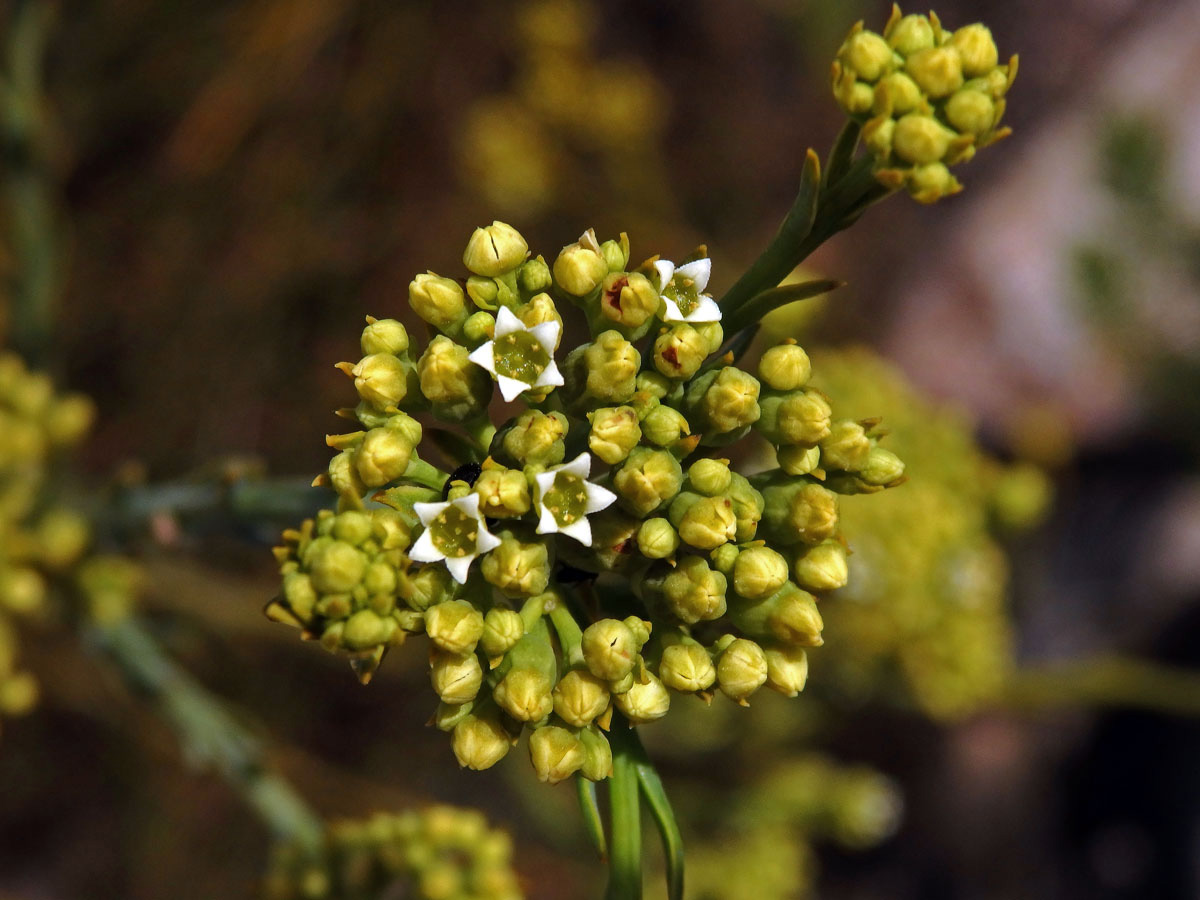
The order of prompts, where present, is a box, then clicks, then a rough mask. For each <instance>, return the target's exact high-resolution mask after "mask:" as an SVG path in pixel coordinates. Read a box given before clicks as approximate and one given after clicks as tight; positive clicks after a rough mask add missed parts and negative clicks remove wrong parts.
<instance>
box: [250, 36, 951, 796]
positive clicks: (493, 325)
mask: <svg viewBox="0 0 1200 900" xmlns="http://www.w3.org/2000/svg"><path fill="white" fill-rule="evenodd" d="M881 46H882V50H881ZM954 52H958V51H954ZM891 55H892V51H891V50H890V49H888V47H887V44H886V42H884V41H883V39H882V38H880V39H879V40H876V41H871V40H867V39H866V38H865V37H864V38H863V39H862V40H860V41H858V42H857V43H856V44H855V46H854V48H852V52H849V56H850V57H853V58H854V59H858V60H859V61H860V63H862V64H863V65H867V64H868V63H870V64H871V65H875V66H876V68H879V70H880V71H881V72H882V71H883V70H884V69H887V70H888V71H893V70H894V71H897V72H898V69H896V67H895V66H894V65H893V62H894V60H892V58H891ZM872 60H874V61H875V62H874V63H872V62H871V61H872ZM864 61H865V62H864ZM889 67H891V68H889ZM963 115H964V116H965V112H964V113H963ZM960 118H961V117H960ZM938 127H939V128H940V127H942V126H938ZM938 134H940V132H939V133H938ZM914 135H916V136H914V137H913V138H912V142H913V143H914V145H915V144H916V143H919V141H918V140H917V138H918V137H920V135H919V134H916V132H914ZM924 139H926V140H928V138H924ZM932 139H933V140H935V142H936V140H937V134H935V135H934V137H933V138H932ZM899 144H900V145H901V146H906V145H905V143H904V140H903V139H900V140H899ZM464 259H465V261H466V262H467V265H468V268H469V269H470V272H471V274H470V275H468V276H466V277H465V278H463V279H462V280H461V281H455V280H452V279H450V278H447V277H444V276H441V275H433V274H432V273H428V274H423V275H419V276H417V278H416V279H414V281H413V284H412V285H411V287H410V291H409V299H410V303H411V305H412V307H413V310H414V311H415V312H416V313H417V315H418V316H419V317H420V319H421V320H423V321H424V322H425V323H426V324H427V325H428V326H429V335H428V337H427V338H426V339H424V340H422V339H420V338H418V337H417V336H415V335H414V336H410V335H409V334H408V332H407V331H406V330H405V329H404V326H402V325H401V324H400V323H399V321H397V320H396V319H379V320H375V319H369V320H368V326H367V329H366V330H365V331H364V333H363V340H362V348H363V353H364V354H365V355H364V357H363V358H362V359H361V360H360V361H359V362H357V363H344V364H342V366H341V368H342V369H343V370H344V371H346V372H348V373H349V374H350V375H352V376H353V377H354V384H355V388H356V390H357V391H358V394H359V401H360V402H359V403H358V405H357V406H356V407H355V408H354V409H353V410H345V411H343V415H347V416H352V417H354V418H357V419H358V421H359V423H360V425H361V426H362V430H359V431H354V432H351V433H349V434H344V435H332V436H330V437H329V439H328V442H329V444H330V446H331V447H333V448H334V449H335V450H336V451H338V452H337V455H335V456H334V458H333V460H332V461H331V462H330V465H329V470H328V472H327V473H326V474H325V475H324V476H322V477H321V478H320V479H319V480H320V481H321V482H322V483H326V484H328V485H330V486H332V487H333V488H334V490H335V491H337V493H338V497H339V500H338V510H337V511H334V510H327V511H325V512H323V513H321V515H320V516H318V517H317V519H315V520H313V521H309V522H306V523H305V524H304V525H303V526H302V527H301V528H300V529H298V530H296V531H290V532H288V533H286V534H285V536H284V539H285V543H284V546H283V547H281V548H280V549H279V550H278V551H277V553H278V556H279V560H280V563H281V572H282V575H283V580H282V591H281V594H280V596H279V598H278V599H276V600H275V601H274V602H273V603H272V604H271V605H270V606H269V608H268V612H269V614H270V615H271V616H272V617H273V618H275V619H277V620H279V621H284V622H288V623H290V624H292V625H295V626H297V627H299V628H301V629H302V630H303V632H304V633H305V635H306V636H308V637H312V638H316V639H319V640H320V641H321V643H322V645H323V646H325V647H326V648H327V649H329V650H332V651H338V652H341V653H345V654H347V655H349V656H350V657H351V659H352V661H353V662H354V663H355V667H356V671H357V673H358V674H359V676H360V677H361V678H362V679H363V680H366V679H367V678H368V677H369V676H370V675H371V673H372V672H373V671H374V670H375V668H376V667H377V666H378V665H379V662H380V660H381V659H382V657H383V655H384V653H385V651H386V650H387V649H389V648H390V647H393V646H397V645H399V644H400V643H402V642H403V641H404V639H405V638H406V636H408V635H410V634H418V633H421V632H425V634H426V635H427V636H428V638H429V640H430V643H431V645H432V648H433V652H432V654H431V657H430V680H431V684H432V686H433V689H434V692H435V693H436V695H437V697H438V700H439V701H440V704H439V705H438V706H437V709H436V711H435V713H434V716H433V724H434V725H436V726H437V727H438V728H439V729H441V730H443V731H446V732H448V733H449V734H450V735H451V744H452V746H453V750H454V753H455V755H456V756H457V758H458V760H459V762H460V763H461V764H462V765H463V766H466V767H468V768H473V769H484V768H488V767H489V766H491V765H494V764H495V763H496V762H497V761H499V760H500V759H502V758H503V757H504V756H506V755H507V753H508V751H509V749H510V748H511V746H512V744H513V743H514V742H515V740H516V739H517V737H519V735H520V734H521V733H522V731H525V730H529V731H530V732H531V736H530V740H529V753H530V760H531V762H532V764H533V767H534V769H535V771H536V773H537V775H538V777H539V778H540V779H541V780H543V781H547V782H555V781H560V780H562V779H564V778H566V777H568V776H570V775H572V774H574V773H577V772H578V773H580V774H582V775H583V776H584V777H586V778H591V779H600V778H605V777H607V775H608V774H609V772H610V770H611V767H612V750H611V749H610V747H609V745H608V739H607V737H606V732H607V729H608V728H609V726H610V724H611V721H612V719H613V716H614V715H615V714H618V713H619V714H620V716H622V717H623V718H624V719H625V720H626V721H628V722H629V723H631V724H633V725H643V724H647V723H650V722H653V721H655V720H657V719H659V718H662V717H663V716H665V715H667V714H668V712H669V710H670V706H671V699H672V693H685V694H697V695H699V696H701V697H704V698H706V699H711V698H712V696H713V693H714V692H716V691H719V692H720V693H723V694H725V695H726V696H728V697H729V698H730V699H732V700H734V701H736V702H737V703H739V704H745V703H746V702H747V701H748V698H750V697H751V696H752V695H753V694H754V693H755V692H756V691H757V690H759V689H760V688H761V687H762V686H764V685H769V686H771V687H773V688H774V689H776V690H778V691H780V692H782V693H784V694H788V695H794V694H796V693H797V692H798V691H800V690H801V689H802V688H803V687H804V684H805V680H806V678H807V675H808V662H809V660H808V657H807V655H806V652H805V648H811V647H817V646H820V645H821V643H822V637H821V628H822V620H821V615H820V613H819V612H818V610H817V598H816V596H815V595H814V594H813V593H811V592H813V591H817V592H820V591H826V590H832V589H834V588H837V587H839V586H841V585H842V584H843V583H844V582H845V580H846V558H845V551H844V544H843V543H842V542H841V540H840V535H839V533H838V524H839V518H838V498H837V494H838V492H839V491H841V492H847V493H870V492H873V491H876V490H880V489H882V488H883V487H885V486H890V485H893V484H897V483H899V482H900V481H901V480H903V463H901V462H900V460H899V459H898V458H897V457H896V456H895V455H894V454H891V453H889V452H888V451H886V450H884V449H883V448H881V447H879V446H878V439H879V435H878V433H877V431H876V424H877V423H876V422H875V421H873V420H867V421H854V420H850V419H845V418H836V417H835V416H834V412H833V405H832V403H831V401H830V399H829V398H827V397H826V396H825V395H824V394H822V393H820V392H819V391H817V390H816V389H815V388H812V387H810V386H808V381H809V376H810V374H811V372H812V364H811V362H810V359H809V357H808V354H807V353H805V351H804V350H803V349H802V348H801V347H799V346H798V345H797V344H796V343H795V342H794V341H787V342H784V343H782V344H780V345H779V346H776V347H771V348H768V349H767V350H766V351H765V352H764V353H762V354H761V360H760V361H759V362H758V365H757V367H756V368H748V367H745V366H743V365H742V364H741V363H740V362H739V361H738V360H737V359H736V358H735V357H734V356H733V355H727V356H724V357H720V358H714V354H715V353H716V352H717V351H718V350H719V349H720V347H721V344H722V341H723V340H724V332H723V328H722V325H721V321H720V320H721V310H720V307H719V306H718V305H717V303H716V302H715V301H714V300H713V298H712V297H711V296H710V295H709V294H707V293H706V289H707V285H708V280H709V274H710V272H711V261H710V260H709V259H708V258H707V257H706V256H703V255H700V258H698V259H697V258H694V259H691V260H690V261H688V262H685V263H683V264H681V265H679V266H676V265H675V264H673V263H671V262H669V261H666V260H662V259H659V258H657V257H655V258H653V259H651V260H649V261H647V262H645V263H643V264H641V265H640V266H635V267H634V268H633V269H630V268H629V260H630V256H629V242H628V238H627V237H626V236H624V235H622V236H621V238H620V239H619V240H613V241H605V242H603V243H602V242H600V241H599V240H598V239H597V238H596V236H595V234H594V233H592V232H591V231H587V232H585V233H584V234H583V235H582V236H581V237H580V238H579V240H578V241H575V242H573V243H571V244H568V245H567V246H566V247H565V248H564V249H563V250H562V252H561V253H559V254H558V255H557V257H556V258H555V260H554V263H553V265H552V266H549V265H547V264H546V263H545V262H544V260H543V258H542V257H532V258H531V257H530V256H529V250H528V247H527V245H526V243H525V241H524V239H523V238H522V237H521V236H520V234H519V233H518V232H517V231H516V230H515V229H513V228H511V227H510V226H508V225H505V224H504V223H500V222H495V223H493V224H492V225H490V226H488V227H487V228H484V229H479V230H477V231H476V232H475V234H474V235H473V236H472V238H471V242H470V245H469V246H468V248H467V252H466V254H465V257H464ZM572 318H574V319H575V321H574V322H572V321H571V320H572ZM583 329H586V330H587V331H588V332H589V336H588V337H587V338H586V339H585V340H584V341H583V342H582V343H581V344H580V345H578V346H576V347H574V348H570V347H566V348H564V347H562V346H560V345H561V343H562V339H563V335H564V333H565V334H572V333H578V331H580V330H583ZM743 343H744V342H743ZM752 372H753V373H756V374H752ZM501 401H505V402H507V403H513V404H519V407H518V408H517V409H515V410H513V409H511V408H510V407H507V406H504V405H502V403H501ZM743 440H744V441H745V443H744V444H743V443H742V442H743ZM764 445H769V447H770V448H771V452H772V453H774V454H775V455H776V456H777V458H778V464H777V465H771V466H770V467H769V468H768V469H767V470H766V471H762V468H763V466H762V465H761V464H760V465H757V466H756V467H755V469H754V470H753V471H754V472H755V474H753V475H751V476H747V474H746V473H745V472H740V471H738V469H739V467H740V463H739V462H737V461H739V460H744V459H747V458H748V453H747V451H753V452H752V453H751V454H749V455H757V456H759V457H762V455H763V450H764ZM707 448H720V449H719V450H715V449H714V450H711V451H710V450H708V449H707ZM755 448H757V449H755ZM434 459H441V460H444V461H445V462H444V464H443V465H442V466H435V465H434V464H433V463H432V460H434ZM767 462H768V463H770V462H771V459H770V456H768V457H767Z"/></svg>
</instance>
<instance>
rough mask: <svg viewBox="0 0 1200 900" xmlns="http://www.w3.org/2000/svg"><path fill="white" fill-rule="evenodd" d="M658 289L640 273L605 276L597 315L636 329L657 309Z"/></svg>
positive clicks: (619, 272) (648, 319) (651, 316)
mask: <svg viewBox="0 0 1200 900" xmlns="http://www.w3.org/2000/svg"><path fill="white" fill-rule="evenodd" d="M660 302H661V301H660V300H659V296H658V291H656V290H655V289H654V285H652V284H651V283H650V279H648V278H647V277H646V276H645V275H642V274H641V273H640V272H621V271H614V272H613V273H612V274H610V275H608V277H606V278H605V279H604V289H603V290H602V291H601V292H600V299H599V306H600V315H601V316H603V317H604V319H605V320H607V321H610V322H612V323H613V324H614V325H619V326H622V327H623V328H627V329H629V330H630V331H636V330H637V329H639V328H641V327H642V326H643V325H645V324H646V323H647V322H649V321H650V320H651V319H653V318H654V314H655V313H656V312H658V307H659V303H660Z"/></svg>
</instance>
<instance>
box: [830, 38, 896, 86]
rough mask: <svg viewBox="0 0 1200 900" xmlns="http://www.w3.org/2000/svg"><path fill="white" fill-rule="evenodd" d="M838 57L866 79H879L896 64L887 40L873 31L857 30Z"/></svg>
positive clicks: (847, 40)
mask: <svg viewBox="0 0 1200 900" xmlns="http://www.w3.org/2000/svg"><path fill="white" fill-rule="evenodd" d="M838 59H840V60H841V61H842V63H843V64H844V65H846V66H848V67H849V68H850V69H852V70H853V71H854V73H855V74H856V75H857V76H858V77H859V78H861V79H863V80H864V81H878V80H879V79H880V78H881V77H883V76H884V75H885V74H886V73H887V72H888V71H889V70H890V69H891V68H892V66H893V65H894V59H895V55H894V54H893V53H892V48H891V47H889V46H888V43H887V41H885V40H884V39H883V38H882V37H880V36H879V35H877V34H875V32H873V31H857V32H855V33H854V34H852V35H850V37H848V38H847V39H846V41H845V42H844V43H843V44H842V46H841V48H840V49H839V50H838Z"/></svg>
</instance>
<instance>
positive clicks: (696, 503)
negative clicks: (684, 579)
mask: <svg viewBox="0 0 1200 900" xmlns="http://www.w3.org/2000/svg"><path fill="white" fill-rule="evenodd" d="M667 518H669V519H670V520H671V524H672V525H674V526H675V527H676V528H677V529H679V538H680V540H682V541H683V542H684V543H685V544H688V545H690V546H692V547H695V548H697V549H699V550H714V549H716V548H717V547H719V546H721V545H722V544H724V543H725V542H726V541H731V540H733V539H734V536H735V535H736V534H737V517H736V516H734V514H733V501H732V500H730V499H729V498H728V497H704V496H701V495H699V494H693V493H692V492H691V491H684V492H682V493H681V494H679V495H678V496H677V497H676V498H675V499H674V500H672V501H671V506H670V508H669V509H668V511H667Z"/></svg>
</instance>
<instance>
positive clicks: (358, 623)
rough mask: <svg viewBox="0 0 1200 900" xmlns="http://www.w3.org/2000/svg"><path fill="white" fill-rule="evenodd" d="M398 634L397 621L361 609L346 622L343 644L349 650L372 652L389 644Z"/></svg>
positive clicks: (372, 611)
mask: <svg viewBox="0 0 1200 900" xmlns="http://www.w3.org/2000/svg"><path fill="white" fill-rule="evenodd" d="M395 633H396V621H395V620H394V619H390V618H386V619H385V618H384V617H382V616H380V615H379V614H378V613H376V612H375V611H374V610H370V609H360V610H359V611H358V612H356V613H354V615H352V616H350V618H348V619H347V620H346V627H345V629H344V630H343V631H342V644H343V646H345V647H346V649H347V650H370V649H372V648H375V647H380V646H383V645H385V644H387V643H388V641H389V640H390V639H391V637H392V635H393V634H395Z"/></svg>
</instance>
